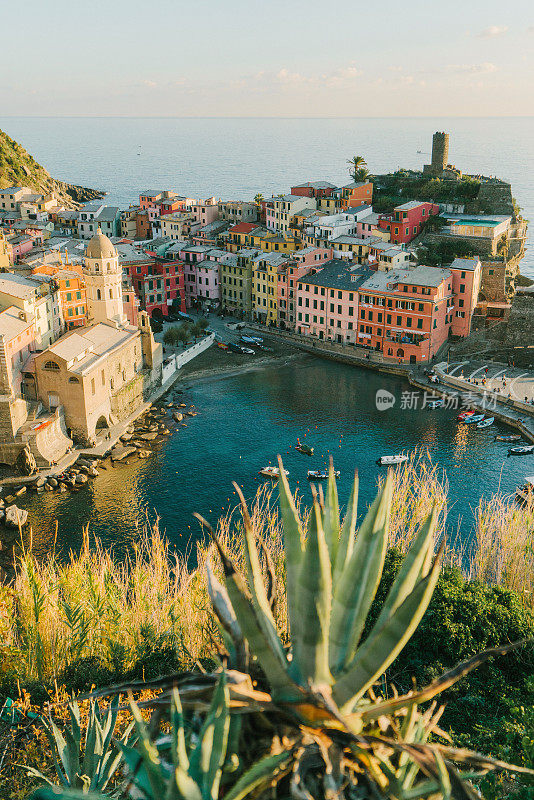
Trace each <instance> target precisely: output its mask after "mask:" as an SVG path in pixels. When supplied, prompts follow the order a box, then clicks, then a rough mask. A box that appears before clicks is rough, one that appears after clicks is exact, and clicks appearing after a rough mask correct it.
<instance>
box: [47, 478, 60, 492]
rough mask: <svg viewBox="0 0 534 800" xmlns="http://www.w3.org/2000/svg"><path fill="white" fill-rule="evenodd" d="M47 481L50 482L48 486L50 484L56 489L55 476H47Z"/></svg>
mask: <svg viewBox="0 0 534 800" xmlns="http://www.w3.org/2000/svg"><path fill="white" fill-rule="evenodd" d="M48 483H49V484H50V486H51V487H52V488H53V489H56V488H57V485H58V481H57V479H56V478H49V479H48Z"/></svg>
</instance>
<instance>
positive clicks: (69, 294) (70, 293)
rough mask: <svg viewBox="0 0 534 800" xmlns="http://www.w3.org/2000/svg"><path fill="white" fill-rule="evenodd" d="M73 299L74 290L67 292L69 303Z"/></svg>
mask: <svg viewBox="0 0 534 800" xmlns="http://www.w3.org/2000/svg"><path fill="white" fill-rule="evenodd" d="M71 300H72V292H67V303H70V301H71Z"/></svg>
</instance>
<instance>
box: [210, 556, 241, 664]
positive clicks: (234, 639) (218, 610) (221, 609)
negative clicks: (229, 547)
mask: <svg viewBox="0 0 534 800" xmlns="http://www.w3.org/2000/svg"><path fill="white" fill-rule="evenodd" d="M206 576H207V587H208V594H209V597H210V600H211V602H212V605H213V608H214V610H215V614H216V615H217V618H218V620H219V622H220V624H221V628H222V635H223V638H225V636H227V638H228V642H226V641H225V644H226V647H227V649H228V651H229V652H231V651H232V649H233V651H234V654H232V658H231V661H230V663H232V661H233V660H234V659H235V666H236V668H237V669H240V670H246V669H247V662H248V648H247V645H246V642H245V640H244V638H243V632H242V631H241V628H240V626H239V622H238V621H237V617H236V615H235V611H234V609H233V607H232V603H231V602H230V598H229V596H228V592H227V591H226V587H225V586H223V585H222V583H220V582H219V581H218V579H217V576H216V575H215V573H214V572H213V569H212V566H211V562H210V559H209V558H208V559H206Z"/></svg>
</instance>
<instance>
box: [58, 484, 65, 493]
mask: <svg viewBox="0 0 534 800" xmlns="http://www.w3.org/2000/svg"><path fill="white" fill-rule="evenodd" d="M58 491H59V492H66V491H67V487H66V486H65V484H64V483H60V484H59V487H58Z"/></svg>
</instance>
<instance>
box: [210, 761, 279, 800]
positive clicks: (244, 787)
mask: <svg viewBox="0 0 534 800" xmlns="http://www.w3.org/2000/svg"><path fill="white" fill-rule="evenodd" d="M292 760H293V753H291V752H289V753H287V752H286V753H277V754H276V755H274V756H266V757H265V758H262V759H260V761H257V762H256V763H255V764H253V765H252V767H250V769H248V770H247V771H246V772H245V774H244V775H241V777H240V778H239V780H238V781H237V782H236V783H235V784H234V786H233V787H232V788H231V789H230V790H229V791H228V792H227V793H226V794H225V796H224V800H243V798H244V797H247V795H249V794H251V793H252V792H254V791H256V790H257V789H259V788H260V787H261V786H262V785H263V784H264V783H265V784H269V783H271V782H272V781H273V780H275V779H276V778H277V777H279V776H280V773H281V772H283V771H285V770H286V769H287V768H288V767H289V765H290V764H291V761H292Z"/></svg>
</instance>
